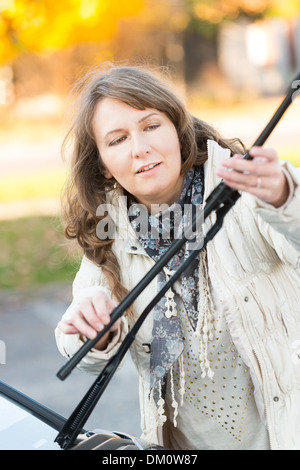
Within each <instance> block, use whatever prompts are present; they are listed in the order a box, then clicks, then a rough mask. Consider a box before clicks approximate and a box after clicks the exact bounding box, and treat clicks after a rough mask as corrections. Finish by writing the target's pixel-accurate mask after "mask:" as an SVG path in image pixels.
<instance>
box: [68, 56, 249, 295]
mask: <svg viewBox="0 0 300 470" xmlns="http://www.w3.org/2000/svg"><path fill="white" fill-rule="evenodd" d="M73 92H74V93H75V96H76V101H75V102H76V107H75V115H74V118H73V122H72V124H71V127H70V130H69V132H68V133H67V135H66V137H65V140H64V144H63V149H64V150H66V149H67V150H68V151H69V149H70V148H71V155H72V161H71V170H70V174H69V178H68V181H67V184H66V188H65V192H64V197H63V221H64V226H65V236H66V237H67V238H68V239H72V240H77V242H78V244H79V245H80V246H81V247H82V249H83V252H84V254H85V255H86V257H87V258H88V259H90V260H91V261H92V262H94V263H95V264H96V265H97V266H100V267H101V268H102V269H103V270H104V273H105V276H106V278H107V281H108V284H109V286H110V288H111V291H112V295H113V296H114V297H115V298H116V299H117V300H118V301H120V300H121V299H122V298H123V297H124V295H125V294H126V293H127V291H126V289H125V288H124V286H123V285H122V283H121V273H120V266H119V263H118V260H117V258H116V256H115V254H114V253H113V251H112V245H113V240H110V239H106V240H100V239H99V238H98V237H97V234H96V226H97V223H98V222H99V220H100V218H99V216H96V211H97V207H98V206H99V205H100V204H103V203H105V202H106V195H107V191H110V190H112V189H113V186H114V183H115V180H114V179H113V178H112V179H107V178H105V176H104V174H103V170H104V166H103V163H102V160H101V155H100V154H99V151H98V148H97V145H96V141H95V137H94V131H93V117H94V112H95V108H96V106H97V104H98V103H99V101H100V100H102V99H103V98H105V97H109V98H115V99H118V100H120V101H122V102H124V103H126V104H128V105H130V106H132V107H134V108H136V109H141V110H142V109H146V108H151V109H156V110H158V111H160V112H162V113H165V115H167V116H168V118H169V119H170V120H171V121H172V123H173V124H174V126H175V128H176V129H177V133H178V137H179V141H180V145H181V156H182V169H181V172H182V174H183V175H185V174H186V173H187V172H188V171H189V170H190V169H191V168H192V167H193V166H196V165H203V164H204V162H205V161H206V160H207V140H208V139H211V140H215V141H217V142H219V143H220V145H221V146H222V147H224V148H229V149H230V150H231V151H232V153H235V152H240V151H241V150H243V148H242V144H241V142H240V141H239V140H238V139H234V140H225V139H223V138H221V137H220V136H219V134H218V133H217V132H216V131H215V130H214V129H213V128H212V127H211V126H210V125H208V124H207V123H205V122H203V121H201V120H200V119H198V118H196V117H194V116H192V115H191V114H190V113H189V112H188V110H187V109H186V106H185V105H184V104H183V102H182V101H181V100H180V99H179V98H178V97H177V95H176V93H175V92H173V91H172V86H171V85H170V83H169V79H168V78H167V77H166V75H165V74H164V73H161V72H160V73H159V74H158V71H157V70H155V71H153V70H151V71H150V70H149V69H148V68H145V67H144V66H143V67H139V66H127V65H126V66H124V65H123V66H116V65H110V66H109V67H108V66H106V67H105V68H103V67H102V68H95V69H93V70H92V71H90V72H88V74H86V75H85V76H84V77H83V78H82V79H80V80H79V81H78V82H77V83H76V84H75V87H74V89H73Z"/></svg>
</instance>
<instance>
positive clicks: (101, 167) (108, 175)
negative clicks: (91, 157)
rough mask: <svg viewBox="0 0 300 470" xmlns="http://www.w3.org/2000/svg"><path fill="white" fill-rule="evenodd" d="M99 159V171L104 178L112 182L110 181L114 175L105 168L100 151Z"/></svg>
mask: <svg viewBox="0 0 300 470" xmlns="http://www.w3.org/2000/svg"><path fill="white" fill-rule="evenodd" d="M98 158H99V160H98V164H99V170H100V173H101V175H103V176H104V178H106V179H108V180H110V179H111V178H112V177H113V175H112V174H111V173H110V172H109V171H108V169H107V168H106V167H105V166H104V164H103V162H102V160H101V158H100V154H99V151H98Z"/></svg>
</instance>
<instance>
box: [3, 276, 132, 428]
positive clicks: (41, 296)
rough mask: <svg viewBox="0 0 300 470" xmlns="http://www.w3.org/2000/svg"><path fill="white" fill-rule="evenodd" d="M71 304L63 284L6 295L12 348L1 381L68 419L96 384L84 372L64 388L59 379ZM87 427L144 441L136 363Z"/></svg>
mask: <svg viewBox="0 0 300 470" xmlns="http://www.w3.org/2000/svg"><path fill="white" fill-rule="evenodd" d="M69 300H70V286H69V285H68V286H66V285H60V284H58V285H50V286H45V287H39V288H36V289H34V288H31V289H30V290H27V291H22V290H18V291H7V292H2V294H1V297H0V340H1V341H4V343H5V347H6V358H5V362H6V364H0V378H1V380H2V381H4V382H6V383H8V384H9V385H11V386H12V387H14V388H17V389H18V390H20V391H21V392H22V393H25V394H26V395H29V396H30V397H31V398H33V399H35V400H37V401H39V402H41V403H42V404H44V405H46V406H48V407H49V408H51V409H53V410H54V411H56V412H57V413H60V414H62V415H63V416H65V417H68V416H69V415H70V414H71V412H72V411H73V410H74V408H75V407H76V406H77V404H78V403H79V401H80V400H81V398H82V397H83V396H84V394H85V393H86V391H87V390H88V388H89V387H90V385H91V384H92V383H93V382H94V380H95V378H96V377H95V376H89V375H88V374H85V373H83V372H80V371H79V370H74V371H73V372H72V373H71V375H70V376H69V377H68V378H67V379H66V380H65V381H63V382H62V381H60V380H59V379H58V378H57V377H56V373H57V371H58V370H59V369H60V367H61V366H62V365H63V364H64V363H65V362H66V361H65V359H64V358H63V357H62V356H60V354H59V352H58V350H57V348H56V344H55V340H54V333H53V332H54V328H55V327H56V324H57V321H58V320H59V318H60V317H61V315H62V314H63V313H64V311H65V309H66V307H67V306H68V304H69ZM86 427H87V428H88V429H95V428H102V429H107V430H110V431H113V430H118V431H123V432H128V433H130V434H132V435H135V436H139V435H140V417H139V405H138V378H137V372H136V370H135V368H134V365H133V364H132V362H131V360H130V357H128V358H127V359H126V362H125V365H124V367H123V369H121V370H120V371H118V372H117V373H116V374H115V376H114V377H113V378H112V380H111V382H110V384H109V385H108V388H107V389H106V390H105V392H104V394H103V396H102V397H101V399H100V401H99V402H98V405H97V407H96V409H95V410H94V411H93V413H92V415H91V417H90V418H89V420H88V422H87V424H86Z"/></svg>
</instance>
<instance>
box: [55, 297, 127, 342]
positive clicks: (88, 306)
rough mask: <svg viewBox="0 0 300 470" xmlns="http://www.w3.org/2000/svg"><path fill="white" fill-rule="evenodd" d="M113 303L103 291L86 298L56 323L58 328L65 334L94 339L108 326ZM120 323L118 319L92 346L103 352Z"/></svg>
mask: <svg viewBox="0 0 300 470" xmlns="http://www.w3.org/2000/svg"><path fill="white" fill-rule="evenodd" d="M114 307H115V303H114V302H113V301H112V299H111V298H110V297H109V295H108V294H107V293H106V292H104V291H98V292H95V294H94V295H93V296H90V297H86V298H85V299H83V300H82V301H81V302H80V304H79V305H76V306H74V307H72V308H71V309H69V310H68V311H67V312H66V313H65V314H64V315H63V316H62V318H61V320H60V322H59V323H58V325H57V326H58V328H59V329H60V330H61V331H62V332H63V333H65V334H69V335H72V334H80V335H83V336H85V337H87V338H89V339H94V338H95V337H96V335H97V333H98V332H99V331H101V330H103V328H104V327H105V325H108V323H109V322H110V314H111V312H112V310H113V309H114ZM120 323H121V319H118V320H117V321H116V322H115V323H114V324H113V325H112V327H111V328H110V330H109V331H108V332H106V333H105V335H104V336H103V337H102V338H101V339H100V340H99V341H98V343H97V344H96V345H95V346H94V348H95V349H98V350H103V349H105V348H106V347H107V344H108V341H109V337H110V334H111V333H112V332H114V331H116V330H117V329H118V327H119V325H120Z"/></svg>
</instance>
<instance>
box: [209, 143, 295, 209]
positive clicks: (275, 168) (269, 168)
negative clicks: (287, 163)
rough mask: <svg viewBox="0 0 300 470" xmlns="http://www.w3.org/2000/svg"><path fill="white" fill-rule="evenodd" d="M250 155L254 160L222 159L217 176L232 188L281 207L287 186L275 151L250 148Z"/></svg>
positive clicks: (287, 192)
mask: <svg viewBox="0 0 300 470" xmlns="http://www.w3.org/2000/svg"><path fill="white" fill-rule="evenodd" d="M250 155H251V156H252V157H253V160H244V159H242V155H234V156H233V157H232V158H227V159H224V160H223V161H222V162H221V165H222V167H223V168H220V169H219V170H217V175H218V176H219V177H221V178H223V181H224V183H225V184H226V185H227V186H230V187H231V188H234V189H237V190H238V191H246V192H248V193H250V194H253V195H254V196H256V197H258V198H259V199H261V200H262V201H265V202H267V203H269V204H272V205H273V206H274V207H280V206H282V205H283V204H284V203H285V202H286V200H287V198H288V195H289V187H288V182H287V179H286V176H285V174H284V172H283V170H282V168H281V166H280V163H279V158H278V155H277V153H276V152H275V150H273V149H265V148H262V147H253V148H252V149H251V150H250Z"/></svg>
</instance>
